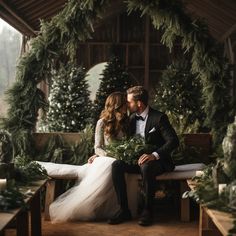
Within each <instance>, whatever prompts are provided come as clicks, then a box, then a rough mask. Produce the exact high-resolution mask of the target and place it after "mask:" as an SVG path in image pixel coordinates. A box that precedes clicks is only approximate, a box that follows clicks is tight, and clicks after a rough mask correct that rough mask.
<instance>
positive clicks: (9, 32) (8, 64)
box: [0, 19, 21, 117]
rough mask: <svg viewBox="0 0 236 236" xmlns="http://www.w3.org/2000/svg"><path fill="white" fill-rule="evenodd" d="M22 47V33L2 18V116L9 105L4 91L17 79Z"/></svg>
mask: <svg viewBox="0 0 236 236" xmlns="http://www.w3.org/2000/svg"><path fill="white" fill-rule="evenodd" d="M20 48H21V34H20V33H19V32H18V31H16V30H15V29H14V28H12V27H11V26H10V25H8V24H7V23H6V22H5V21H3V20H2V19H0V55H1V60H0V117H4V116H6V112H7V107H8V105H7V104H6V102H5V101H4V100H5V99H4V92H5V91H6V90H7V89H8V88H9V87H10V86H11V85H12V84H13V82H14V81H15V73H16V65H17V59H18V58H19V55H20Z"/></svg>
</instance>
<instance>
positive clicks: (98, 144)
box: [94, 119, 107, 156]
mask: <svg viewBox="0 0 236 236" xmlns="http://www.w3.org/2000/svg"><path fill="white" fill-rule="evenodd" d="M104 146H105V145H104V129H103V120H102V119H100V120H98V122H97V125H96V130H95V145H94V150H95V154H96V155H98V156H106V155H107V153H106V151H105V150H104Z"/></svg>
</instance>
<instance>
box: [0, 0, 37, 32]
mask: <svg viewBox="0 0 236 236" xmlns="http://www.w3.org/2000/svg"><path fill="white" fill-rule="evenodd" d="M0 5H1V6H2V7H3V8H5V10H7V11H8V12H9V13H10V14H11V15H12V16H13V17H14V18H15V19H17V20H18V21H19V22H20V23H21V24H23V25H24V26H25V27H26V28H27V29H28V30H29V31H30V32H31V33H32V34H33V35H34V36H35V35H36V33H35V30H34V29H33V28H32V27H31V26H30V25H29V24H28V23H27V22H26V21H25V20H24V19H23V18H22V17H20V16H19V14H17V12H16V11H14V10H13V9H12V8H11V7H10V6H9V5H7V3H6V2H4V0H0Z"/></svg>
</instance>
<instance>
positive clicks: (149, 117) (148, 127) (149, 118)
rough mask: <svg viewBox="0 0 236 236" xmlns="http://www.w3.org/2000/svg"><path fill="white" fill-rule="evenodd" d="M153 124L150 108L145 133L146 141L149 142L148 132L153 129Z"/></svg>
mask: <svg viewBox="0 0 236 236" xmlns="http://www.w3.org/2000/svg"><path fill="white" fill-rule="evenodd" d="M151 124H152V108H151V107H149V112H148V117H147V122H146V126H145V131H144V133H145V139H146V140H147V136H148V132H149V130H150V129H151V128H152V127H151Z"/></svg>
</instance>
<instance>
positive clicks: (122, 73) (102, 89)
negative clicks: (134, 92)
mask: <svg viewBox="0 0 236 236" xmlns="http://www.w3.org/2000/svg"><path fill="white" fill-rule="evenodd" d="M100 80H101V83H100V86H99V89H98V91H97V93H96V98H95V101H94V120H95V121H96V120H97V119H98V118H99V116H100V113H101V111H102V109H103V108H104V105H105V101H106V98H107V97H108V96H109V95H110V94H111V93H113V92H116V91H120V92H126V90H127V89H128V88H129V87H131V86H132V82H131V80H130V78H129V74H128V72H127V71H126V70H125V68H124V65H123V64H122V62H121V60H120V59H119V58H118V57H116V56H112V57H111V60H110V61H109V62H108V63H107V65H106V67H105V69H104V71H103V73H102V74H101V78H100Z"/></svg>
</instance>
